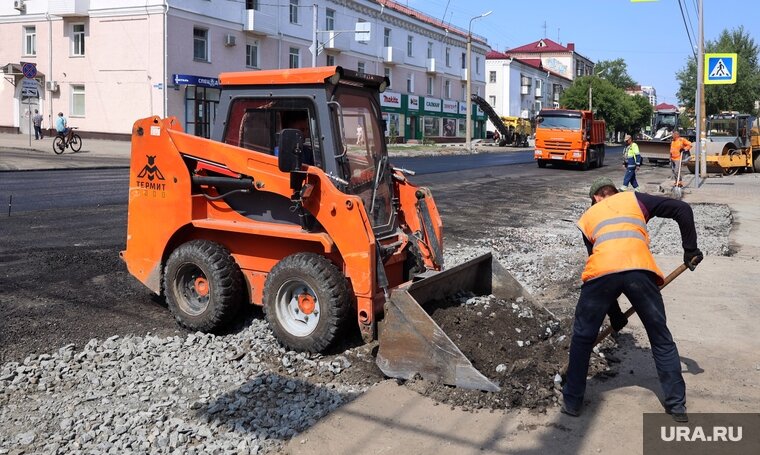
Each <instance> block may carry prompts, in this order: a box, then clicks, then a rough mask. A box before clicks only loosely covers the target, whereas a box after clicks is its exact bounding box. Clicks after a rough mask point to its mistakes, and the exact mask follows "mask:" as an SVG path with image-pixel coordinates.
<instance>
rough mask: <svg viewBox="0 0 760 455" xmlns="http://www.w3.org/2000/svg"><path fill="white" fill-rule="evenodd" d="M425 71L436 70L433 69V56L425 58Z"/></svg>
mask: <svg viewBox="0 0 760 455" xmlns="http://www.w3.org/2000/svg"><path fill="white" fill-rule="evenodd" d="M425 71H426V72H427V73H428V74H431V73H435V72H436V69H435V59H434V58H429V59H427V64H426V65H425Z"/></svg>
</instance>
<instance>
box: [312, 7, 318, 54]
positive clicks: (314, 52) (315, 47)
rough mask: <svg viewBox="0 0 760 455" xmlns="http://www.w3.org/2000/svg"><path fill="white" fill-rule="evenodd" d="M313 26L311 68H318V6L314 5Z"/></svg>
mask: <svg viewBox="0 0 760 455" xmlns="http://www.w3.org/2000/svg"><path fill="white" fill-rule="evenodd" d="M311 25H312V30H313V31H312V34H311V48H312V51H311V67H312V68H314V67H316V66H317V4H316V3H314V5H313V8H312V18H311Z"/></svg>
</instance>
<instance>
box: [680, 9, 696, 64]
mask: <svg viewBox="0 0 760 455" xmlns="http://www.w3.org/2000/svg"><path fill="white" fill-rule="evenodd" d="M678 7H679V8H680V9H681V19H683V26H684V28H685V29H686V36H687V37H688V38H689V44H690V45H691V52H692V54H693V55H694V61H696V60H697V51H696V50H695V49H694V42H693V41H692V39H691V33H689V26H688V25H687V23H686V15H685V14H684V12H683V2H682V0H678Z"/></svg>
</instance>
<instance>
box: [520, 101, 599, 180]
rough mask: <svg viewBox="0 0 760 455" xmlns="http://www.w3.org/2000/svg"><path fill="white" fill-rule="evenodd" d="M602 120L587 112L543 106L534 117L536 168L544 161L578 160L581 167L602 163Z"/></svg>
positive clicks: (543, 163) (544, 164)
mask: <svg viewBox="0 0 760 455" xmlns="http://www.w3.org/2000/svg"><path fill="white" fill-rule="evenodd" d="M605 128H606V125H605V123H604V120H594V114H593V113H591V112H590V111H575V110H568V109H544V110H542V111H541V112H539V114H538V117H536V149H535V152H534V157H535V158H536V162H537V163H538V167H546V164H547V163H550V162H551V163H559V162H569V163H577V164H579V165H580V166H581V168H582V169H584V170H585V169H588V168H590V167H592V166H595V167H602V165H603V164H604V136H605Z"/></svg>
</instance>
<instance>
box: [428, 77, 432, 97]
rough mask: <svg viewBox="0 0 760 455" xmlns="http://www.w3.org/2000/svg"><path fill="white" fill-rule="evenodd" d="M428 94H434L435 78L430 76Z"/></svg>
mask: <svg viewBox="0 0 760 455" xmlns="http://www.w3.org/2000/svg"><path fill="white" fill-rule="evenodd" d="M427 94H428V95H432V94H433V78H432V77H431V76H428V78H427Z"/></svg>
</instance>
